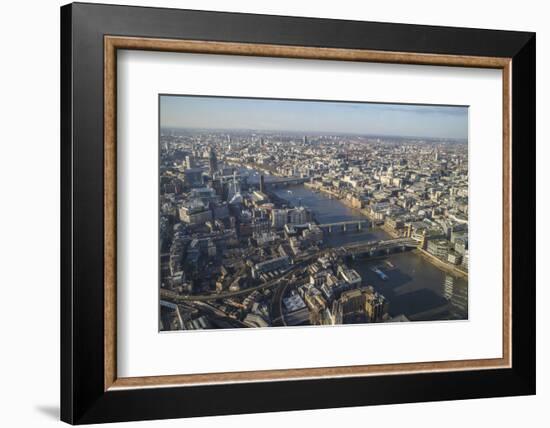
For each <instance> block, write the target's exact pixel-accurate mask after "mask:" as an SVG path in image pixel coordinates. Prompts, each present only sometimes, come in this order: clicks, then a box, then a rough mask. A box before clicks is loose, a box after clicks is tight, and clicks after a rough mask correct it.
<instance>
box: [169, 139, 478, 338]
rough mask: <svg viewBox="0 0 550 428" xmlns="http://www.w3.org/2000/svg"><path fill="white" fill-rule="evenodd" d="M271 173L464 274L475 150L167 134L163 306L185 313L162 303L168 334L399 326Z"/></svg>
mask: <svg viewBox="0 0 550 428" xmlns="http://www.w3.org/2000/svg"><path fill="white" fill-rule="evenodd" d="M265 177H270V178H273V177H275V178H277V177H284V178H288V177H292V178H299V179H303V182H304V183H305V184H304V185H305V186H306V187H308V188H309V189H311V190H313V191H315V192H323V193H326V194H328V195H330V196H331V197H334V198H338V199H340V200H341V201H342V202H343V203H345V204H346V205H348V206H350V207H353V208H356V209H357V210H361V212H362V213H363V214H364V215H365V216H367V217H368V218H369V220H370V221H371V222H372V223H373V224H376V225H379V226H380V227H383V228H384V229H385V230H386V231H387V232H388V233H390V234H391V235H392V236H394V237H410V238H413V239H415V240H417V241H418V243H419V244H418V245H419V248H420V250H421V251H424V252H425V253H426V254H428V255H429V256H430V257H433V258H436V259H437V260H438V261H439V262H440V263H444V264H447V265H449V266H453V267H454V268H456V269H461V270H464V271H466V270H467V267H468V163H467V145H466V144H460V143H456V142H454V143H451V142H447V141H438V142H432V141H430V142H428V141H411V140H401V139H389V138H384V139H380V138H373V137H361V136H333V135H308V136H296V135H292V134H284V133H283V134H281V133H279V134H270V133H265V132H264V133H254V132H243V133H238V132H231V133H228V132H214V131H211V132H204V131H203V132H199V131H197V132H193V131H178V132H175V131H170V130H163V131H162V132H161V141H160V198H159V199H160V200H159V208H160V234H159V236H160V253H161V254H160V269H161V272H160V277H161V299H162V296H163V294H162V293H163V290H164V292H165V293H166V295H168V293H172V294H170V295H177V296H182V299H181V300H182V301H184V302H185V303H180V304H170V305H168V304H166V305H161V313H162V314H163V315H162V316H161V329H164V330H169V329H195V328H197V329H200V328H226V327H233V328H237V327H265V326H278V325H304V324H310V325H311V324H313V325H327V324H347V323H360V322H383V321H389V320H391V317H390V316H389V315H388V308H389V302H388V301H387V300H386V299H385V297H384V296H382V295H381V294H379V293H377V292H376V291H375V290H374V289H373V288H372V287H370V286H369V285H368V284H366V283H365V281H363V279H362V278H361V276H360V275H359V274H358V273H357V272H356V271H355V270H353V269H350V268H349V267H348V266H347V265H346V263H345V261H344V260H342V259H340V258H338V257H337V256H336V255H335V253H334V252H331V251H330V250H331V249H330V248H328V247H327V245H326V244H325V243H324V235H323V231H322V230H321V229H320V228H319V226H318V225H317V224H316V221H315V218H314V213H312V212H311V211H310V210H308V208H307V207H304V206H302V205H301V204H298V206H292V205H290V204H289V203H288V202H287V201H284V200H282V199H280V198H278V197H277V196H276V195H275V194H274V193H273V192H270V186H271V184H272V182H270V181H268V180H267V179H266V178H265ZM193 296H201V299H202V300H201V301H200V303H198V302H194V301H193V299H192V298H193ZM400 318H403V316H400Z"/></svg>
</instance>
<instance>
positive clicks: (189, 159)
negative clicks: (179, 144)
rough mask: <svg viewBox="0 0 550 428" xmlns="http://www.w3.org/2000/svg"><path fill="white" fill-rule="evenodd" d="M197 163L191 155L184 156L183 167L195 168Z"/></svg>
mask: <svg viewBox="0 0 550 428" xmlns="http://www.w3.org/2000/svg"><path fill="white" fill-rule="evenodd" d="M196 166H197V163H196V162H195V157H194V156H192V155H187V156H185V168H186V169H192V168H196Z"/></svg>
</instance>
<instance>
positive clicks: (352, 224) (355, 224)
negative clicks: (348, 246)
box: [317, 220, 369, 233]
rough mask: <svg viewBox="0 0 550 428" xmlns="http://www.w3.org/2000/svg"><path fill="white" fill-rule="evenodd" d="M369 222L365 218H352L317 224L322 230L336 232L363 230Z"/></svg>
mask: <svg viewBox="0 0 550 428" xmlns="http://www.w3.org/2000/svg"><path fill="white" fill-rule="evenodd" d="M368 225H369V223H368V221H367V220H352V221H341V222H338V223H325V224H318V225H317V226H319V227H320V228H321V230H323V232H328V233H332V232H336V231H342V232H347V231H348V230H350V229H351V230H357V231H359V230H363V228H365V227H368Z"/></svg>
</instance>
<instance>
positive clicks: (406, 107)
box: [159, 94, 468, 141]
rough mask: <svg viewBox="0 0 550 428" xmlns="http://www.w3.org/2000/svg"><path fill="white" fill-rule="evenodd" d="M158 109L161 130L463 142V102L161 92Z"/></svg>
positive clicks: (465, 127) (465, 118)
mask: <svg viewBox="0 0 550 428" xmlns="http://www.w3.org/2000/svg"><path fill="white" fill-rule="evenodd" d="M159 109H160V111H159V121H160V128H161V129H167V128H168V129H174V130H175V129H178V130H201V131H211V132H213V131H216V132H221V131H225V132H238V131H253V132H258V133H269V132H271V133H276V132H280V133H313V134H320V135H323V134H325V135H326V134H331V135H340V134H346V135H355V136H371V137H384V138H418V139H446V140H462V141H467V140H468V107H467V106H446V105H425V104H396V103H373V102H351V101H332V100H330V101H328V100H327V101H317V100H289V99H271V98H270V99H266V98H239V97H217V96H197V95H162V94H161V95H159ZM212 122H216V123H215V124H214V125H212Z"/></svg>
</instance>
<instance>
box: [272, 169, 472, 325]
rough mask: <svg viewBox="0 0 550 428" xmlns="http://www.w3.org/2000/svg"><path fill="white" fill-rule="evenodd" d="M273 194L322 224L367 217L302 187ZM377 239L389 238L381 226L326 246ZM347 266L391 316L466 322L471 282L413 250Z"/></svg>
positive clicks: (336, 236)
mask: <svg viewBox="0 0 550 428" xmlns="http://www.w3.org/2000/svg"><path fill="white" fill-rule="evenodd" d="M266 181H268V180H266ZM273 193H274V194H275V195H277V196H278V197H279V198H281V199H284V200H286V201H288V203H289V204H291V205H293V206H298V205H300V204H301V205H303V206H304V207H307V208H309V209H310V210H311V211H312V212H313V213H314V215H315V219H316V220H317V222H319V223H335V222H341V221H349V220H359V219H367V218H366V217H365V216H364V215H363V214H361V213H360V212H359V211H358V210H355V209H352V208H349V207H348V206H346V205H344V204H343V203H342V202H340V201H339V200H337V199H334V198H330V197H329V196H327V195H325V194H323V193H319V192H314V191H312V190H310V189H306V188H305V187H304V186H303V185H297V186H290V187H286V188H281V189H276V190H273ZM379 239H391V236H390V235H389V234H388V233H386V232H385V231H383V230H381V229H378V228H377V229H367V230H362V231H351V232H347V233H344V232H340V233H333V234H330V235H328V237H326V238H325V243H326V244H327V245H330V246H338V245H342V244H347V243H352V242H356V241H366V240H379ZM348 265H349V266H350V267H352V268H354V269H355V270H357V272H359V274H360V275H361V277H362V279H363V285H372V286H373V287H374V288H375V289H376V290H377V291H378V292H380V293H381V294H383V295H384V296H385V297H386V298H387V299H389V301H390V308H389V312H390V315H392V316H397V315H400V314H404V315H405V316H407V318H409V319H410V320H412V321H433V320H464V319H467V318H468V281H467V280H466V279H465V278H461V277H457V276H454V275H451V274H449V273H447V272H445V271H443V270H441V269H439V268H438V267H437V266H435V265H433V264H432V263H430V262H428V261H427V260H426V259H425V258H423V257H422V256H421V255H419V254H418V253H417V252H415V251H408V252H403V253H396V254H390V255H388V256H385V257H382V258H375V259H368V258H363V259H358V260H354V261H352V262H349V263H348ZM373 268H378V269H379V270H380V271H382V272H383V273H384V274H385V275H386V276H387V279H385V280H383V279H382V278H381V277H380V276H379V275H378V274H376V273H375V272H374V271H373V270H372V269H373Z"/></svg>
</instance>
